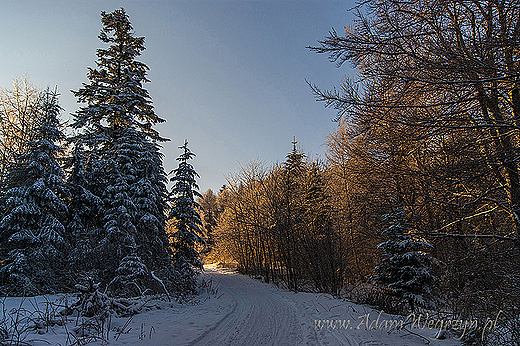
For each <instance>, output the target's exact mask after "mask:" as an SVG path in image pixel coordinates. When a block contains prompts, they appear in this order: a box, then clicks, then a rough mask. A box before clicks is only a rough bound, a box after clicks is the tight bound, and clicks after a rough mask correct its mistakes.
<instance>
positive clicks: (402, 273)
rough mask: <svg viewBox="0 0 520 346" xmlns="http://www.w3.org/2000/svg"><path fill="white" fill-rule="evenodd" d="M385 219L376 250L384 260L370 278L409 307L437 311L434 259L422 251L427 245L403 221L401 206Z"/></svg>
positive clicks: (409, 225) (403, 214) (404, 220)
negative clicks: (386, 225)
mask: <svg viewBox="0 0 520 346" xmlns="http://www.w3.org/2000/svg"><path fill="white" fill-rule="evenodd" d="M393 209H394V210H393V211H392V212H391V213H390V214H387V215H385V217H384V219H385V221H386V222H387V223H388V228H386V229H385V230H384V231H383V232H382V235H383V236H384V237H385V238H386V240H385V241H384V242H382V243H381V244H379V246H378V248H379V249H381V250H383V256H384V258H383V260H382V261H381V262H380V264H379V265H378V266H377V267H376V268H375V271H374V276H373V278H374V279H375V280H377V281H379V282H380V283H382V284H384V285H385V286H386V287H387V288H388V289H389V290H390V293H391V294H392V295H394V296H396V297H397V298H398V299H399V300H400V301H401V302H402V303H405V304H408V308H409V309H410V310H411V311H414V310H415V309H416V308H430V309H432V308H436V307H437V305H438V303H440V300H438V299H436V298H435V297H434V294H433V293H434V292H433V291H434V285H435V282H436V281H437V278H436V277H435V276H434V275H433V274H432V271H431V269H432V267H433V265H434V264H435V260H434V258H433V257H432V256H431V255H430V254H428V253H427V252H425V250H427V249H429V248H431V247H432V246H431V245H430V243H428V242H427V241H426V239H424V238H423V237H421V236H420V234H418V233H417V232H415V231H414V229H413V225H412V224H411V223H409V222H408V221H407V220H406V217H405V216H406V215H405V214H406V212H405V209H404V207H403V206H402V205H399V204H398V205H395V206H394V207H393Z"/></svg>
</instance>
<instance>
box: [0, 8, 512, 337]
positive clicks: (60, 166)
mask: <svg viewBox="0 0 520 346" xmlns="http://www.w3.org/2000/svg"><path fill="white" fill-rule="evenodd" d="M352 12H353V13H354V14H355V19H354V20H353V21H352V22H351V23H350V24H348V25H347V26H345V28H344V31H343V32H337V31H335V30H334V29H333V30H331V31H330V33H329V35H328V36H327V37H325V38H324V39H323V40H321V41H320V42H319V44H318V45H317V46H310V47H307V48H308V49H309V50H311V51H313V52H316V53H317V54H323V55H325V56H326V57H328V59H329V60H330V61H331V62H332V63H334V64H336V65H337V66H338V67H340V66H342V65H344V64H348V65H350V66H351V67H353V68H354V69H355V71H356V73H355V74H354V75H352V76H345V77H344V80H343V82H342V83H341V84H340V85H339V86H337V87H334V88H332V89H323V87H321V86H318V85H315V84H313V83H312V81H309V82H308V84H309V88H310V91H311V92H312V94H314V97H315V98H316V100H317V101H319V102H323V103H324V104H325V105H326V106H327V107H331V108H334V109H336V110H337V112H338V113H337V119H336V121H337V126H336V127H335V129H334V130H333V131H332V132H330V133H329V134H328V135H327V136H326V139H325V140H326V143H325V145H326V147H327V151H326V157H325V158H322V159H318V158H313V157H309V156H308V155H307V154H305V152H304V151H303V150H302V147H304V146H305V143H301V145H302V147H301V146H300V143H298V142H297V139H296V138H295V139H294V141H293V142H292V143H287V144H288V151H287V155H286V157H285V158H280V159H281V160H283V161H281V163H275V164H271V165H266V164H265V163H262V162H259V161H251V162H250V163H249V164H247V165H244V166H243V168H242V170H241V171H240V172H237V173H235V174H231V175H229V176H228V178H227V183H226V184H225V185H224V186H222V187H221V189H220V190H219V191H218V192H214V191H212V190H211V189H209V190H207V191H206V192H204V193H203V194H199V192H198V187H197V183H196V179H197V177H198V174H197V173H196V171H195V169H194V167H193V166H192V165H191V163H190V162H191V161H190V160H191V159H192V158H193V157H194V155H195V154H194V153H192V152H191V151H190V149H189V147H188V142H187V141H185V142H184V144H183V145H182V146H180V147H179V148H180V151H181V154H180V155H179V157H178V158H177V161H178V168H177V169H175V170H173V172H171V174H166V172H165V171H164V168H163V154H162V153H161V152H160V148H161V145H160V143H162V142H164V141H166V140H167V139H166V138H163V137H161V135H160V134H159V133H158V132H157V131H156V130H155V128H154V126H155V125H156V124H159V123H161V122H163V121H164V120H163V119H161V118H160V117H158V116H157V115H156V114H155V112H154V110H153V105H152V102H151V98H150V96H149V94H148V92H147V91H146V89H144V87H143V84H144V83H145V82H147V81H148V80H147V77H146V73H147V69H148V67H147V66H146V65H145V64H144V63H142V62H139V61H137V60H136V58H137V57H138V56H139V55H140V53H141V51H142V50H144V45H143V42H144V38H142V37H136V36H134V34H133V28H132V26H131V24H130V22H129V19H128V15H127V14H126V12H125V11H124V10H123V9H120V10H115V11H114V12H111V13H106V12H102V24H103V29H102V30H101V33H100V35H99V39H100V40H101V41H102V42H103V43H105V44H107V45H108V48H100V49H98V50H97V57H98V60H97V62H96V65H97V67H96V68H89V70H88V80H89V81H88V82H87V83H84V84H83V85H82V86H81V87H80V88H79V89H78V90H76V91H74V95H75V96H76V98H77V99H78V102H80V103H82V104H84V106H83V107H81V108H80V109H79V110H78V111H76V112H75V113H74V114H73V122H72V123H71V124H69V125H68V128H67V129H66V131H65V129H64V125H63V124H62V123H61V122H60V112H61V108H60V106H59V102H58V95H57V93H56V92H55V91H53V90H51V89H47V90H40V89H38V88H35V87H33V86H32V85H31V84H30V83H29V82H28V81H27V80H23V79H22V80H17V81H16V82H15V84H14V87H13V89H9V90H6V89H1V90H0V94H1V95H0V97H1V98H0V101H1V102H0V107H1V108H0V117H1V124H0V125H1V128H0V131H1V133H0V140H1V143H0V155H2V160H1V161H0V164H1V166H0V173H1V177H2V180H1V185H0V198H1V205H0V207H1V209H0V217H1V219H0V220H1V221H0V295H2V296H7V295H35V294H43V293H54V292H66V291H71V290H74V287H77V285H76V284H77V283H78V282H83V283H85V282H86V283H90V285H91V286H90V287H91V288H90V289H91V290H96V289H97V286H95V285H92V283H93V282H99V283H100V285H101V286H100V287H102V288H103V289H104V290H105V292H106V293H107V294H109V295H113V296H129V297H132V296H142V295H145V294H148V293H159V294H166V295H167V296H168V298H170V295H173V296H175V297H187V296H190V295H194V294H196V293H197V273H198V272H199V271H200V270H203V264H202V263H205V264H209V263H214V262H218V263H222V264H223V265H230V266H236V267H237V270H238V271H239V272H241V273H243V274H247V275H250V276H252V277H255V278H258V279H261V280H263V281H265V282H268V283H274V284H276V285H277V286H279V287H283V288H285V289H288V290H293V291H310V292H322V293H329V294H331V295H333V296H336V297H341V298H345V299H349V300H352V301H355V302H356V303H359V304H366V305H370V306H373V307H377V308H379V309H381V310H384V311H385V312H388V313H393V314H402V315H406V314H408V313H410V312H416V311H431V312H436V313H440V312H442V313H449V314H451V315H452V316H455V317H456V318H460V319H464V320H475V319H476V320H479V321H481V322H482V324H484V323H485V322H484V321H486V319H487V318H491V317H495V316H497V319H499V322H498V323H499V325H500V328H499V329H497V330H495V331H494V333H488V334H486V336H485V338H484V337H483V336H482V337H481V334H480V333H474V334H471V333H467V335H465V338H464V340H463V342H464V343H465V344H467V345H477V344H489V345H506V344H507V345H509V344H511V345H513V344H518V340H520V301H519V298H518V297H520V285H519V283H520V260H519V259H520V236H519V232H520V229H519V228H520V170H519V161H520V138H519V136H520V131H519V130H520V65H519V64H520V2H519V1H514V0H512V1H499V0H487V1H466V0H460V1H422V0H417V1H415V0H414V1H399V0H371V1H366V2H362V3H360V4H358V5H356V7H354V8H353V9H352ZM310 97H312V95H311V94H310ZM291 145H292V148H291ZM170 176H171V177H170ZM169 177H170V178H169ZM168 179H169V180H170V181H171V183H172V187H171V189H170V191H168V188H167V183H168ZM75 285H76V286H75ZM81 287H85V286H81Z"/></svg>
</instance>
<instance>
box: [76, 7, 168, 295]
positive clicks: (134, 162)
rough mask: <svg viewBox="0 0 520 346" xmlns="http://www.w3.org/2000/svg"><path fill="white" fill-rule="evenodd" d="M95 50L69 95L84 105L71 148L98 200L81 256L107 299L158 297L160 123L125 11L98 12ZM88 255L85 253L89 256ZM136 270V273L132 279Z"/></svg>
mask: <svg viewBox="0 0 520 346" xmlns="http://www.w3.org/2000/svg"><path fill="white" fill-rule="evenodd" d="M101 17H102V19H101V20H102V24H103V29H102V30H101V33H100V35H99V38H100V40H101V41H102V42H104V43H106V44H108V45H109V47H108V48H106V49H98V50H97V56H98V60H97V62H96V64H97V68H95V69H94V68H89V73H88V79H89V83H84V84H83V88H81V89H79V90H78V91H75V92H74V94H75V95H76V97H77V98H78V100H79V102H81V103H85V104H86V105H85V106H83V107H82V108H80V110H78V111H77V112H76V114H75V115H74V120H75V121H74V123H73V127H74V128H76V129H77V130H78V131H79V134H77V135H76V136H75V137H74V139H73V141H74V142H75V145H76V147H79V146H83V147H85V152H89V155H88V156H86V157H85V158H83V161H82V164H84V165H85V167H84V169H85V172H86V175H85V176H86V177H88V180H89V181H88V182H86V186H88V187H89V189H90V192H91V193H92V194H93V195H95V196H98V197H100V198H101V200H102V202H103V209H102V211H101V213H100V217H99V223H98V224H95V225H92V224H91V225H89V227H91V228H92V232H90V236H92V237H93V238H92V239H91V241H90V242H87V247H86V249H85V254H86V256H87V258H86V261H85V262H86V263H88V265H89V266H90V270H89V271H90V272H91V273H92V274H94V275H96V276H97V278H96V279H97V280H100V281H101V282H102V283H104V284H105V285H108V288H109V289H110V290H111V291H112V292H117V293H118V294H127V295H135V294H141V293H143V292H145V291H146V290H147V289H151V290H152V291H162V290H163V287H164V286H163V282H159V280H162V279H164V280H166V283H168V282H171V281H173V273H174V271H173V267H172V266H171V258H170V253H171V251H170V250H169V247H168V239H167V236H166V231H165V216H164V215H165V198H166V194H167V190H166V181H167V178H166V174H165V172H164V168H163V164H162V156H161V154H160V152H159V144H158V143H157V142H160V141H164V140H165V139H163V138H161V137H160V136H159V133H158V132H157V131H156V130H154V129H153V126H154V125H155V124H157V123H161V122H163V121H164V120H163V119H161V118H159V117H158V116H157V115H156V114H155V112H154V110H153V106H152V101H151V98H150V96H149V94H148V92H147V91H146V90H145V89H144V88H143V83H145V82H148V80H147V78H146V73H147V70H148V67H147V66H146V65H145V64H144V63H142V62H139V61H137V60H136V58H137V57H138V56H139V55H140V54H141V51H143V50H144V45H143V44H144V38H143V37H135V36H134V34H133V28H132V25H131V23H130V21H129V18H128V15H127V14H126V12H125V10H124V9H118V10H115V11H113V12H111V13H106V12H102V13H101ZM89 247H90V248H89ZM134 269H135V272H133V273H129V271H132V270H134Z"/></svg>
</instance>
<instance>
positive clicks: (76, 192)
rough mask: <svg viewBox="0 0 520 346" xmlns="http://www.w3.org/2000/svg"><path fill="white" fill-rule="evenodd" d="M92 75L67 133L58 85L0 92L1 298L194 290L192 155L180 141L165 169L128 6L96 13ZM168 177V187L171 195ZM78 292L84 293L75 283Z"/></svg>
mask: <svg viewBox="0 0 520 346" xmlns="http://www.w3.org/2000/svg"><path fill="white" fill-rule="evenodd" d="M101 17H102V24H103V28H102V30H101V33H100V35H99V39H100V40H101V41H102V42H103V43H105V44H106V46H107V48H100V49H98V50H97V57H98V60H97V62H96V65H97V67H96V68H89V69H88V75H87V77H88V83H84V84H83V85H82V87H81V88H79V89H78V90H75V91H73V93H74V95H75V96H76V97H77V99H78V102H79V103H81V104H82V105H83V106H82V107H81V108H80V109H79V110H78V111H77V112H75V113H74V114H73V119H72V122H70V123H69V124H68V126H67V127H66V126H65V125H64V124H63V123H62V122H61V120H60V116H61V112H62V109H61V107H60V105H59V100H58V94H57V91H56V90H53V89H50V88H48V89H46V90H41V89H38V88H36V87H34V86H32V85H31V84H30V82H29V81H28V80H27V78H22V79H17V80H15V82H14V85H13V88H12V89H2V90H1V91H2V92H1V107H2V108H1V110H0V115H1V117H2V119H1V120H2V121H1V148H0V149H1V155H2V161H1V164H2V165H1V167H0V170H1V173H2V180H1V185H0V188H1V189H0V199H1V210H0V212H1V221H0V293H1V295H2V296H11V295H13V296H32V295H39V294H49V293H51V294H52V293H56V292H71V291H77V290H79V291H82V292H83V293H85V294H86V295H87V296H88V295H89V294H90V295H92V296H96V294H98V293H97V290H98V289H100V290H101V289H103V292H104V294H105V297H106V294H108V295H111V296H118V297H134V296H143V295H146V294H154V293H155V294H157V293H160V294H165V295H167V296H168V299H170V296H171V295H173V296H174V297H177V299H181V298H182V297H184V296H190V295H193V294H195V293H196V291H197V278H196V273H197V270H200V269H202V263H201V262H200V260H199V254H198V252H197V251H196V250H195V249H194V248H195V244H198V243H202V242H204V240H203V238H202V236H203V234H202V230H201V221H200V217H199V214H198V212H197V211H196V210H195V207H196V205H197V204H196V202H195V198H196V197H197V193H198V192H197V191H196V190H197V184H196V181H195V179H196V177H197V176H198V175H197V173H196V171H195V170H194V168H193V166H192V165H191V163H190V160H191V159H192V158H193V157H194V155H195V154H194V153H192V152H191V150H190V149H189V147H188V142H187V141H185V142H184V144H183V145H182V146H180V147H179V149H180V151H181V152H180V155H179V157H178V158H177V161H178V168H176V169H174V170H173V171H172V172H171V173H170V174H166V172H165V171H164V167H163V154H162V153H161V152H160V148H161V146H160V143H162V142H164V141H166V140H167V139H166V138H163V137H161V136H160V134H159V133H158V132H157V131H156V130H155V129H154V125H156V124H157V123H161V122H164V120H163V119H161V118H160V117H158V116H157V114H155V112H154V109H153V105H152V102H151V98H150V95H149V94H148V92H147V90H146V89H144V88H143V83H145V82H147V81H148V80H147V78H146V74H147V70H148V67H147V66H146V65H145V64H144V63H142V62H139V61H138V60H136V58H137V57H138V56H139V55H140V54H141V52H142V51H143V50H144V45H143V43H144V37H136V36H135V35H134V33H133V28H132V25H131V23H130V21H129V18H128V15H127V14H126V12H125V10H124V9H119V10H115V11H113V12H111V13H106V12H102V13H101ZM168 179H169V180H170V181H171V183H172V184H171V189H170V190H168V189H167V182H168ZM78 285H79V286H78Z"/></svg>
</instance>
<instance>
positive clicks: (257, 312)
mask: <svg viewBox="0 0 520 346" xmlns="http://www.w3.org/2000/svg"><path fill="white" fill-rule="evenodd" d="M204 278H205V280H206V281H207V282H210V285H209V286H208V287H207V288H206V289H204V290H203V292H202V294H201V296H200V299H199V300H198V301H197V302H193V303H192V304H182V305H181V304H178V303H173V302H172V303H168V302H162V301H161V302H150V303H149V305H150V306H151V307H150V308H149V309H148V311H145V312H142V313H140V314H138V315H135V316H133V317H131V318H118V319H115V318H113V319H112V320H111V321H110V330H109V331H108V336H107V335H106V334H105V335H104V337H105V339H107V340H108V342H107V341H106V340H105V341H102V340H97V341H94V342H93V343H91V344H92V345H103V344H109V345H143V346H144V345H247V346H252V345H352V346H353V345H364V346H368V345H370V346H376V345H387V346H397V345H399V346H404V345H409V346H412V345H426V344H430V345H435V346H439V345H445V346H448V345H449V346H451V345H459V344H460V343H459V342H458V341H457V340H455V339H454V338H453V337H448V338H447V339H444V340H436V339H434V337H435V335H436V334H437V332H438V330H436V329H434V328H431V329H429V328H428V327H427V324H426V325H425V324H424V318H423V320H422V321H421V322H420V323H419V324H418V325H417V324H416V325H415V326H414V327H413V328H408V329H409V330H410V331H411V332H412V333H413V334H412V333H410V332H408V331H405V330H401V331H396V330H393V331H390V329H391V326H390V325H391V322H390V321H392V320H393V321H397V322H399V320H400V319H403V318H402V317H401V318H400V317H393V316H389V315H387V314H384V313H381V314H380V312H379V311H376V310H372V309H370V308H367V307H364V306H361V305H356V304H352V303H349V302H343V301H340V300H337V299H333V298H331V297H330V296H328V295H320V294H312V293H294V292H290V291H286V290H282V289H278V288H276V287H274V286H272V285H269V284H265V283H262V282H260V281H258V280H254V279H251V278H249V277H247V276H244V275H240V274H237V273H236V272H233V271H230V270H226V269H218V268H216V267H215V266H208V267H206V270H205V273H204ZM58 298H59V297H46V298H45V297H36V298H30V299H26V300H24V301H22V300H21V298H7V299H5V300H4V305H5V308H4V309H2V310H3V312H2V311H0V321H1V320H2V317H3V315H2V314H3V313H7V312H8V311H9V310H11V309H12V308H18V307H20V306H22V307H24V308H25V309H26V314H30V313H31V312H32V311H34V310H35V306H36V305H37V306H38V309H37V310H40V311H42V312H44V311H45V309H46V306H47V305H48V304H47V303H46V302H53V301H55V300H56V299H58ZM69 299H70V298H69ZM0 309H1V306H0ZM50 315H52V313H47V316H50ZM47 319H49V318H47ZM54 319H55V320H58V319H59V318H57V317H56V318H54ZM327 320H328V322H327ZM349 321H350V322H349ZM4 323H5V321H4ZM51 324H52V323H51ZM59 324H62V323H59ZM74 324H75V322H74V319H73V318H70V317H69V321H68V322H67V323H66V324H65V325H56V324H54V325H53V326H52V327H46V326H41V328H40V329H39V330H38V331H31V332H28V333H26V334H24V335H22V337H23V341H24V342H25V343H27V344H30V345H35V346H39V345H60V346H65V345H72V344H74V342H76V341H77V339H76V338H77V336H76V337H74V336H72V335H73V334H74V333H72V329H73V328H74ZM418 327H420V328H418ZM74 335H77V333H76V334H74ZM83 341H88V340H87V339H84V340H83Z"/></svg>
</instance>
